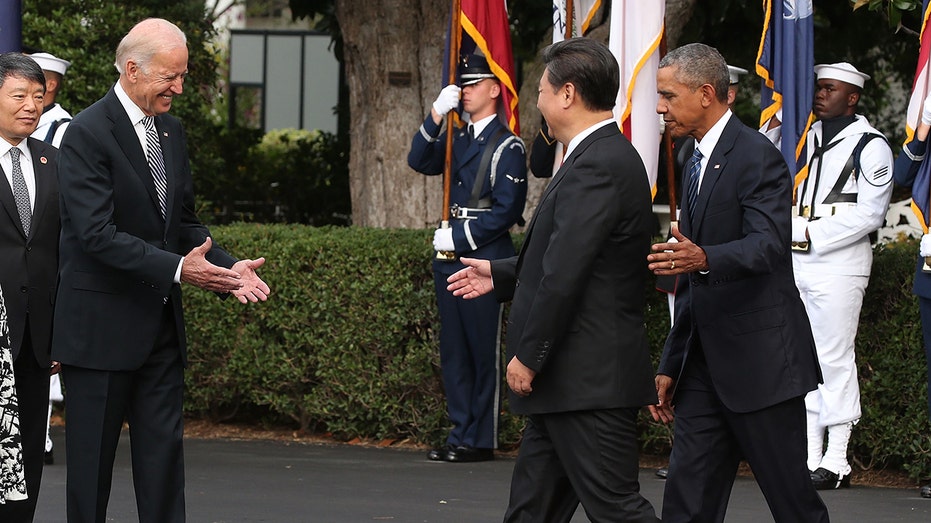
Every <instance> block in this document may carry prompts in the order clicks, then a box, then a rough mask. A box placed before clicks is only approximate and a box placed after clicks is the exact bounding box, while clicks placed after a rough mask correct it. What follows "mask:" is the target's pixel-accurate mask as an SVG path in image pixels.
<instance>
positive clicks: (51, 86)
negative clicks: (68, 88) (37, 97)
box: [45, 76, 58, 92]
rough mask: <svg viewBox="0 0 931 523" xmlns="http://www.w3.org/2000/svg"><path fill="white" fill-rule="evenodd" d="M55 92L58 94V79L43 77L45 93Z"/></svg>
mask: <svg viewBox="0 0 931 523" xmlns="http://www.w3.org/2000/svg"><path fill="white" fill-rule="evenodd" d="M49 91H55V92H58V79H57V78H52V77H51V76H46V77H45V92H49Z"/></svg>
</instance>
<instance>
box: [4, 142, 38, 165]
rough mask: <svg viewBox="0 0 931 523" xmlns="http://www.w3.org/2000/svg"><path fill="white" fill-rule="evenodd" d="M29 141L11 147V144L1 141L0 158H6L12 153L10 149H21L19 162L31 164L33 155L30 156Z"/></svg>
mask: <svg viewBox="0 0 931 523" xmlns="http://www.w3.org/2000/svg"><path fill="white" fill-rule="evenodd" d="M27 142H28V140H25V139H24V140H23V141H21V142H19V144H17V145H10V142H8V141H6V140H0V156H5V155H6V154H7V153H9V152H10V149H12V148H13V147H19V150H20V152H21V154H20V155H19V161H20V162H23V161H26V162H31V161H32V155H30V154H29V146H28V145H27Z"/></svg>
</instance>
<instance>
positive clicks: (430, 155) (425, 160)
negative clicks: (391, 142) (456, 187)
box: [407, 115, 446, 176]
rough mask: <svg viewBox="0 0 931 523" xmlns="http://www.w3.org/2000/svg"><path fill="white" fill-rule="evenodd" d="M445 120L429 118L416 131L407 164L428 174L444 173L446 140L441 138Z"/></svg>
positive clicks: (428, 116)
mask: <svg viewBox="0 0 931 523" xmlns="http://www.w3.org/2000/svg"><path fill="white" fill-rule="evenodd" d="M443 122H445V120H441V121H440V123H439V124H436V123H434V122H433V117H432V116H430V115H427V118H426V119H425V120H424V121H423V124H421V125H420V128H419V129H417V132H416V133H414V137H413V138H412V139H411V150H410V152H409V153H407V165H409V166H410V167H411V169H413V170H415V171H417V172H419V173H421V174H427V175H431V176H433V175H437V174H443V161H444V160H445V158H446V142H445V141H444V140H440V139H439V137H440V135H441V134H442V133H441V131H442V130H443Z"/></svg>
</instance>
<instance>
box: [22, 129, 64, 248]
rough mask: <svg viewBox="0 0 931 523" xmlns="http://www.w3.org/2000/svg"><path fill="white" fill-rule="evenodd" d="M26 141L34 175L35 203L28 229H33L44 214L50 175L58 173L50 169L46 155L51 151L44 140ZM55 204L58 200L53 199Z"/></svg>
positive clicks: (31, 139) (49, 191)
mask: <svg viewBox="0 0 931 523" xmlns="http://www.w3.org/2000/svg"><path fill="white" fill-rule="evenodd" d="M28 143H29V152H30V153H31V154H32V165H33V172H34V173H35V175H36V203H35V206H34V208H33V211H32V224H31V225H30V227H29V230H30V231H35V230H37V229H38V227H39V225H40V222H41V221H42V216H43V215H44V214H45V208H46V206H47V205H48V203H49V198H50V197H51V190H52V188H51V187H50V186H51V185H52V182H51V179H52V178H51V177H54V176H57V175H58V174H57V173H56V172H55V170H54V169H52V165H51V164H50V163H49V161H48V156H49V155H51V154H52V152H53V151H51V150H49V147H48V146H47V145H46V144H45V142H42V141H40V140H36V139H33V138H29V142H28ZM55 205H58V200H56V201H55Z"/></svg>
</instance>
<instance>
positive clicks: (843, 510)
mask: <svg viewBox="0 0 931 523" xmlns="http://www.w3.org/2000/svg"><path fill="white" fill-rule="evenodd" d="M61 431H62V429H61V428H59V427H53V439H54V440H55V458H56V464H55V465H51V466H46V468H45V472H44V476H43V480H42V490H41V492H40V495H39V510H38V513H37V515H36V522H37V523H46V522H48V523H57V522H64V521H65V465H64V462H65V460H64V457H65V456H64V441H63V433H62V432H61ZM185 461H186V470H187V486H186V489H185V491H186V496H187V515H188V521H190V522H192V523H200V522H213V523H223V522H240V521H250V522H254V521H268V522H275V523H278V522H321V523H356V522H371V521H391V522H405V523H408V522H410V523H413V522H418V523H420V522H430V523H434V522H435V523H485V522H499V521H501V518H502V515H503V514H504V509H505V507H506V505H507V499H508V485H509V483H510V476H511V470H512V468H513V467H514V461H513V460H512V459H498V460H495V461H492V462H485V463H474V464H448V463H434V462H430V461H427V459H426V457H425V453H423V452H413V451H408V450H398V449H391V448H386V449H377V448H368V447H355V446H349V445H310V444H295V443H281V442H265V441H230V440H187V441H186V442H185ZM114 476H115V477H114V481H113V491H112V494H111V496H110V506H109V513H108V517H107V520H108V521H115V522H134V521H138V517H137V516H136V508H135V499H134V496H133V490H132V475H131V471H130V464H129V439H128V436H126V435H125V434H124V438H123V441H122V442H121V444H120V450H119V452H118V455H117V459H116V465H115V468H114ZM640 482H641V489H642V491H643V493H644V495H645V496H646V498H647V499H649V500H650V501H651V502H652V503H653V506H654V507H656V508H657V511H659V510H660V508H661V507H662V499H663V481H662V480H659V479H656V478H655V477H654V476H653V471H652V470H644V471H642V472H641V475H640ZM823 498H824V500H825V502H826V503H827V505H828V507H829V509H830V511H831V521H832V522H834V523H838V522H855V523H884V522H900V521H901V522H914V523H919V522H921V523H927V522H929V521H931V499H922V498H921V497H919V496H918V490H917V489H910V490H906V489H886V488H867V487H859V486H857V485H854V486H853V488H850V489H846V490H839V491H831V492H825V493H823ZM585 521H588V519H587V518H586V517H585V514H584V513H583V512H582V511H581V509H580V510H579V512H577V513H576V516H575V517H574V518H573V520H572V522H573V523H580V522H585ZM772 521H773V519H772V516H770V514H769V510H768V509H767V507H766V503H765V501H764V500H763V496H762V494H760V491H759V488H757V486H756V483H755V482H754V481H753V480H750V479H738V481H737V483H736V485H735V486H734V492H733V495H732V496H731V502H730V507H729V509H728V515H727V523H766V522H772Z"/></svg>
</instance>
